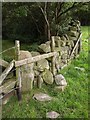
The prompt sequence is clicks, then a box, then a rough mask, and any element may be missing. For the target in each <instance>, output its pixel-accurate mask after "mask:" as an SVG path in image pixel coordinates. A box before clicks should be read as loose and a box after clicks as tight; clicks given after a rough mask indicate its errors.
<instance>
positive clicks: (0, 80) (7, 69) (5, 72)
mask: <svg viewBox="0 0 90 120" xmlns="http://www.w3.org/2000/svg"><path fill="white" fill-rule="evenodd" d="M13 67H14V60H12V61H11V63H10V64H9V65H8V67H7V68H6V69H5V70H4V72H3V73H2V74H1V76H0V85H1V84H2V82H3V81H4V79H5V78H6V76H7V75H8V73H9V72H10V71H11V69H12V68H13Z"/></svg>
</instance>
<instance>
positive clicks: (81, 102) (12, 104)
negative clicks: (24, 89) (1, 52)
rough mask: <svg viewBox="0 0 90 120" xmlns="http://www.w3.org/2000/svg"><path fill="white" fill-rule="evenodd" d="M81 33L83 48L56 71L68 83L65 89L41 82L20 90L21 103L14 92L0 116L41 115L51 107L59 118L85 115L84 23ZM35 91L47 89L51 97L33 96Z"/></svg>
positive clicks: (86, 72) (39, 116) (45, 90)
mask: <svg viewBox="0 0 90 120" xmlns="http://www.w3.org/2000/svg"><path fill="white" fill-rule="evenodd" d="M82 33H83V34H82V45H83V49H82V51H81V53H80V56H79V57H78V58H77V59H75V60H73V61H72V62H71V64H70V65H68V66H67V67H66V68H64V69H63V70H61V71H60V73H62V74H63V75H64V76H65V78H66V80H67V83H68V86H67V87H66V89H65V91H64V92H58V91H55V90H54V86H55V84H53V85H43V86H42V88H41V89H37V88H36V89H33V90H32V91H31V92H30V93H27V94H23V99H22V102H21V103H19V102H18V101H17V98H16V97H15V96H14V97H12V98H11V99H10V101H9V102H8V103H7V104H6V105H4V106H3V111H2V115H3V118H45V116H46V112H48V111H52V110H53V111H56V112H58V113H59V114H60V116H59V117H61V118H88V39H87V38H88V27H82ZM12 45H13V44H12ZM28 46H29V45H28ZM25 48H28V47H27V46H26V47H25ZM77 66H78V67H82V68H84V69H85V71H80V70H76V69H75V68H74V67H77ZM39 91H42V92H44V93H48V94H49V95H50V96H52V97H53V100H52V101H51V102H38V101H35V100H33V98H32V96H33V94H34V93H36V92H39Z"/></svg>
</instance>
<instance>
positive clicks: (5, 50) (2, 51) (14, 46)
mask: <svg viewBox="0 0 90 120" xmlns="http://www.w3.org/2000/svg"><path fill="white" fill-rule="evenodd" d="M11 49H15V46H14V47H11V48H8V49H6V50H4V51H2V52H1V53H0V54H2V53H5V52H7V51H9V50H11Z"/></svg>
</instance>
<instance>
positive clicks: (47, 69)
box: [21, 21, 81, 90]
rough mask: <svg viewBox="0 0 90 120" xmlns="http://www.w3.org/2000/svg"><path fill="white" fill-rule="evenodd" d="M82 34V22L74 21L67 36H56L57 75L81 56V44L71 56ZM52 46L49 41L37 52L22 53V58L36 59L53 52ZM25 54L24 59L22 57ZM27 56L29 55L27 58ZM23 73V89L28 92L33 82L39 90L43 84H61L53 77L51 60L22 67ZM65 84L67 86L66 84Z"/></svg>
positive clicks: (40, 46) (39, 47)
mask: <svg viewBox="0 0 90 120" xmlns="http://www.w3.org/2000/svg"><path fill="white" fill-rule="evenodd" d="M80 33H81V30H80V22H79V21H74V22H72V23H71V25H69V29H68V31H67V33H66V34H64V35H62V36H54V39H55V51H56V52H57V53H58V54H57V57H56V59H55V67H56V68H55V69H56V74H57V73H58V71H59V70H60V69H61V68H62V67H63V66H64V65H66V64H67V63H68V62H69V61H70V60H71V57H75V56H77V55H78V54H79V52H80V43H79V44H78V47H77V49H76V50H75V52H74V54H73V56H70V55H71V52H72V50H73V48H74V46H75V44H76V42H77V40H78V36H79V34H80ZM50 45H51V42H50V41H47V42H45V43H43V44H41V45H39V46H38V51H37V52H34V51H31V52H30V53H28V52H26V53H25V52H23V51H21V53H22V55H21V58H22V59H25V58H26V57H34V56H37V55H40V54H44V53H49V52H51V47H50ZM23 53H24V57H22V56H23ZM25 54H27V56H26V57H25ZM21 71H24V72H22V81H24V82H22V89H23V88H26V89H27V90H29V88H30V85H31V82H33V85H34V86H38V87H39V88H40V87H41V85H42V84H43V82H45V83H46V84H50V85H51V84H53V82H54V81H55V82H56V84H57V82H60V81H57V79H56V80H55V78H57V76H56V77H55V76H53V74H52V72H51V58H48V59H43V60H40V61H38V62H35V63H33V64H29V65H25V66H22V67H21ZM59 77H60V76H58V78H59ZM64 81H65V80H64ZM60 83H61V82H60ZM64 83H65V85H66V82H64ZM31 88H32V86H31ZM23 90H25V89H23Z"/></svg>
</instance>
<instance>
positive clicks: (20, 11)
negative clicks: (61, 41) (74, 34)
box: [2, 2, 90, 43]
mask: <svg viewBox="0 0 90 120" xmlns="http://www.w3.org/2000/svg"><path fill="white" fill-rule="evenodd" d="M2 4H3V8H2V12H3V14H2V16H3V23H2V25H3V28H2V34H3V39H12V40H15V39H19V40H20V41H22V42H25V43H27V42H29V43H30V42H35V41H37V42H38V41H41V42H43V41H47V39H49V40H50V35H61V34H62V33H64V32H65V31H66V30H67V27H68V23H69V22H70V21H71V19H72V18H75V19H76V18H77V17H78V18H79V20H80V21H82V23H84V22H85V24H86V23H87V20H86V19H85V17H84V16H85V15H87V16H88V15H89V13H90V12H89V10H88V3H83V2H82V3H78V2H47V3H44V2H41V3H38V2H37V3H36V2H32V3H31V2H30V3H27V2H21V3H20V2H6V3H2ZM82 12H83V15H82ZM77 13H78V14H77ZM74 16H75V17H74ZM65 26H67V27H65ZM49 34H50V35H49Z"/></svg>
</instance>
